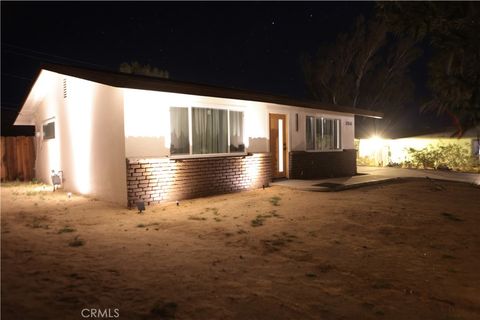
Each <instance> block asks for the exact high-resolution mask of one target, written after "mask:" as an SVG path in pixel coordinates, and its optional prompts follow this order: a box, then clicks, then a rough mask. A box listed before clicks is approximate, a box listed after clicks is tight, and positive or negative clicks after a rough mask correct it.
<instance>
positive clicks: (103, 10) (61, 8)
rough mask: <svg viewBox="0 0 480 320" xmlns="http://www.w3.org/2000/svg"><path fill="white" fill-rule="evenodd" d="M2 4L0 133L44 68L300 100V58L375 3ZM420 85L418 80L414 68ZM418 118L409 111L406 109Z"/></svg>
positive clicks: (331, 38) (347, 27)
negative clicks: (164, 78) (122, 70)
mask: <svg viewBox="0 0 480 320" xmlns="http://www.w3.org/2000/svg"><path fill="white" fill-rule="evenodd" d="M1 6H2V13H1V14H2V17H1V18H2V22H1V23H2V26H1V33H2V38H1V41H2V61H1V62H2V71H1V73H2V75H1V76H2V83H1V89H2V92H1V100H2V102H1V103H2V132H6V131H7V130H9V128H8V123H9V122H11V121H12V119H13V118H14V117H15V115H16V113H15V111H14V110H16V109H18V108H19V107H20V105H21V103H22V102H23V100H24V98H25V96H26V95H27V94H28V89H29V86H30V84H31V80H32V77H33V76H34V74H35V72H36V71H37V69H38V67H39V65H40V64H41V63H42V62H53V63H64V64H72V65H77V66H86V67H91V68H98V69H107V70H117V69H118V66H119V65H120V63H122V62H130V61H135V60H136V61H139V62H140V63H144V64H150V65H152V66H155V67H159V68H161V69H166V70H168V71H169V73H170V77H171V78H172V79H175V80H183V81H190V82H198V83H206V84H213V85H219V86H224V87H234V88H242V89H247V90H252V91H259V92H268V93H273V94H278V95H287V96H290V97H293V98H300V99H302V98H306V97H308V92H307V91H306V88H305V82H304V79H303V75H302V70H301V66H300V56H301V54H302V53H306V52H314V51H315V49H316V48H317V47H318V46H319V45H320V44H321V43H331V42H333V41H334V40H335V38H336V36H337V34H338V33H339V32H347V31H349V30H350V29H351V27H352V23H353V22H354V20H355V18H356V17H357V16H358V15H360V14H363V15H365V16H367V17H368V16H371V15H372V14H373V8H374V3H373V2H302V3H293V2H290V3H284V2H278V3H276V2H264V3H258V2H241V3H239V2H237V3H217V2H210V3H187V2H175V3H161V2H144V3H133V2H106V3H94V2H83V3H68V2H64V3H58V2H52V3H26V2H4V1H2V2H1ZM418 70H419V71H418V72H417V73H418V77H419V79H420V80H419V81H421V80H422V77H423V78H425V75H424V71H423V70H422V68H421V66H420V67H418ZM414 113H416V111H415V112H414Z"/></svg>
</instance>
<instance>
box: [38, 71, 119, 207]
mask: <svg viewBox="0 0 480 320" xmlns="http://www.w3.org/2000/svg"><path fill="white" fill-rule="evenodd" d="M64 79H66V87H67V91H66V93H67V98H66V99H65V98H64V96H63V95H64V90H63V89H64V86H63V85H64ZM46 80H48V81H47V82H48V86H47V87H44V88H43V89H42V90H44V92H45V96H44V97H43V98H42V99H40V100H39V102H37V103H38V109H37V112H36V114H35V123H36V128H37V131H38V130H39V129H40V128H41V125H42V123H43V122H44V121H45V119H49V118H54V119H55V131H56V132H55V139H52V140H43V139H42V138H41V137H37V139H36V140H37V150H38V151H37V160H36V176H37V178H38V179H40V180H41V181H43V182H46V183H51V179H50V172H51V170H55V171H58V170H62V171H63V176H64V188H65V190H68V191H72V192H75V193H80V194H86V195H90V196H94V197H96V198H98V199H102V200H106V201H111V202H115V203H119V204H122V205H126V204H127V185H126V164H125V140H124V127H123V125H124V121H123V92H122V90H121V89H117V88H113V87H109V86H104V85H100V84H97V83H94V82H90V81H86V80H83V79H78V78H74V77H68V76H63V75H60V74H56V73H53V72H49V71H42V74H41V75H40V78H39V81H37V82H38V83H41V82H45V81H46ZM40 89H41V88H40V86H39V87H36V85H35V87H34V88H33V90H32V92H34V91H35V90H37V91H38V90H40Z"/></svg>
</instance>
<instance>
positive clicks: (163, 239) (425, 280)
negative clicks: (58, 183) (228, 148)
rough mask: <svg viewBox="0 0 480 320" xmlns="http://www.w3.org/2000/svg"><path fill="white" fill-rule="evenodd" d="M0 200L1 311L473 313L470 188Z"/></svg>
mask: <svg viewBox="0 0 480 320" xmlns="http://www.w3.org/2000/svg"><path fill="white" fill-rule="evenodd" d="M1 195H2V204H1V209H2V221H1V223H2V224H1V226H2V234H1V235H2V239H1V244H2V255H1V257H2V296H1V298H2V300H1V304H2V310H1V313H2V319H82V317H81V314H80V312H81V310H82V309H84V308H99V309H102V310H104V309H108V308H110V309H111V310H113V309H115V308H117V309H119V315H120V317H119V319H173V318H175V319H445V320H446V319H480V232H479V226H480V188H478V187H476V186H474V185H469V184H463V183H453V182H435V181H433V180H425V179H422V180H408V181H404V182H399V183H391V184H388V185H380V186H372V187H365V188H361V189H355V190H348V191H342V192H338V193H315V192H304V191H295V190H290V189H286V188H282V187H271V188H267V189H265V190H255V191H248V192H242V193H237V194H232V195H222V196H215V197H210V198H202V199H196V200H191V201H183V202H181V203H180V205H179V206H176V205H175V204H174V203H171V204H165V205H157V206H151V207H148V208H147V211H146V213H145V214H142V215H140V214H137V212H136V210H128V209H126V208H122V207H119V206H115V205H112V204H109V203H105V202H102V201H97V200H96V199H92V198H86V197H80V196H76V195H74V196H73V197H72V198H68V197H67V194H66V193H64V192H61V191H57V192H55V193H53V192H51V190H50V188H48V189H46V190H43V188H42V186H40V185H27V184H21V185H15V184H13V185H12V184H10V185H9V184H4V185H2V189H1ZM111 312H113V311H111Z"/></svg>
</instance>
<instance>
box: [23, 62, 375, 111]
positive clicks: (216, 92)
mask: <svg viewBox="0 0 480 320" xmlns="http://www.w3.org/2000/svg"><path fill="white" fill-rule="evenodd" d="M42 70H48V71H52V72H56V73H60V74H64V75H68V76H72V77H77V78H81V79H85V80H89V81H93V82H97V83H101V84H105V85H109V86H113V87H119V88H130V89H141V90H152V91H164V92H172V93H183V94H190V95H199V96H209V97H216V98H228V99H236V100H247V101H257V102H267V103H275V104H281V105H287V106H294V107H304V108H311V109H321V110H325V111H334V112H344V113H350V114H355V115H359V116H364V117H371V118H378V119H381V118H382V117H383V113H381V112H376V111H371V110H365V109H359V108H352V107H346V106H338V105H333V104H327V103H321V102H318V101H312V100H310V101H309V100H296V99H292V98H288V97H284V96H276V95H271V94H265V93H258V92H251V91H246V90H240V89H232V88H222V87H216V86H211V85H203V84H196V83H190V82H183V81H176V80H170V79H162V78H154V77H147V76H142V75H132V74H125V73H118V72H111V71H103V70H95V69H89V68H83V67H82V68H80V67H74V66H68V65H61V64H44V65H42V66H41V67H40V69H39V71H38V74H37V76H36V78H35V81H36V79H37V78H38V76H39V74H40V72H41V71H42ZM35 81H33V83H32V88H33V85H34V84H35ZM30 91H31V88H30ZM27 97H28V96H27ZM25 102H26V100H25V101H24V104H25ZM24 104H22V107H23V105H24Z"/></svg>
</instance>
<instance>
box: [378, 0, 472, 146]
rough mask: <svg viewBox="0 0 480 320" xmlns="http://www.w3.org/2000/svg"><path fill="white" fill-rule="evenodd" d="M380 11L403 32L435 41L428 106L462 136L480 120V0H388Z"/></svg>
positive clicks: (381, 5)
mask: <svg viewBox="0 0 480 320" xmlns="http://www.w3.org/2000/svg"><path fill="white" fill-rule="evenodd" d="M377 8H378V12H379V16H381V17H383V19H385V21H386V23H387V24H388V25H389V26H390V27H392V28H393V29H394V30H395V31H396V32H397V34H401V35H409V36H412V37H414V38H416V39H417V40H419V41H420V40H423V41H425V42H427V43H429V44H430V45H431V47H432V48H433V50H434V54H433V56H432V58H431V60H430V63H429V87H430V89H431V91H432V98H431V99H430V101H429V102H428V103H426V104H425V105H423V107H422V110H423V111H435V112H437V114H444V113H446V114H448V115H450V116H451V117H452V119H453V122H454V123H455V125H456V126H457V132H456V134H457V136H459V137H460V136H462V134H463V132H464V131H465V130H467V129H469V128H472V127H476V126H478V125H479V123H480V32H479V31H480V5H479V4H478V3H475V2H419V3H404V2H387V3H385V2H384V3H379V4H377Z"/></svg>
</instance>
